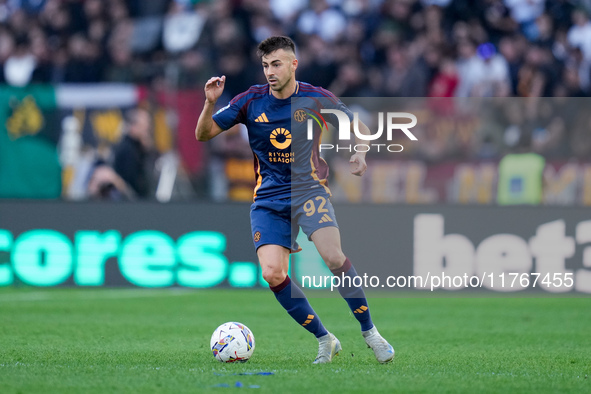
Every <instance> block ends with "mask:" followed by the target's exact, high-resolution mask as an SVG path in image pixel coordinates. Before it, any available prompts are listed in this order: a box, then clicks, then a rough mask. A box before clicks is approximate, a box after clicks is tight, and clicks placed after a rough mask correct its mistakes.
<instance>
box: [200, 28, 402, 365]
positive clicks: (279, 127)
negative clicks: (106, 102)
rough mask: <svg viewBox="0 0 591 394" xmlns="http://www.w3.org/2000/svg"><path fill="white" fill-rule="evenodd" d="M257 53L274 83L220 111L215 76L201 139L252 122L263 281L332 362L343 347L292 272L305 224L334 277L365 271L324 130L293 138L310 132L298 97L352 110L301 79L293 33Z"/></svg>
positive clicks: (359, 305)
mask: <svg viewBox="0 0 591 394" xmlns="http://www.w3.org/2000/svg"><path fill="white" fill-rule="evenodd" d="M258 55H259V57H260V59H261V62H262V66H263V72H264V74H265V77H266V79H267V81H268V84H265V85H255V86H252V87H251V88H250V89H248V90H247V91H246V92H244V93H241V94H239V95H237V96H236V97H234V99H232V100H231V101H230V103H229V104H228V105H227V106H226V107H224V108H222V109H220V110H219V111H218V112H217V113H215V114H213V109H214V106H215V104H216V102H217V100H218V98H219V97H220V95H221V94H222V92H223V90H224V83H225V81H226V77H225V76H222V77H213V78H210V79H209V80H208V81H207V83H206V84H205V104H204V106H203V111H202V112H201V115H200V116H199V121H198V122H197V127H196V129H195V134H196V137H197V139H198V140H199V141H208V140H210V139H211V138H213V137H215V136H216V135H218V134H220V133H221V132H222V131H224V130H227V129H229V128H230V127H232V126H234V125H235V124H238V123H243V124H245V125H246V127H247V129H248V136H249V142H250V146H251V148H252V151H253V154H254V164H255V173H256V188H255V191H254V203H253V204H252V207H251V211H250V220H251V227H252V237H253V241H254V245H255V249H256V253H257V256H258V258H259V262H260V265H261V268H262V272H263V278H264V279H265V281H267V283H269V286H270V289H271V290H272V291H273V293H274V294H275V297H276V298H277V300H278V301H279V303H280V304H281V305H282V306H283V307H284V308H285V310H286V311H287V313H288V314H289V315H290V316H291V317H292V318H293V319H294V320H295V321H296V322H297V323H298V324H300V325H302V326H303V327H304V328H305V329H306V330H308V331H309V332H311V333H312V334H314V335H315V336H316V338H317V339H318V343H319V346H318V356H317V357H316V359H315V360H314V363H315V364H321V363H328V362H331V361H332V358H333V356H334V355H335V354H338V352H339V351H340V350H341V344H340V342H339V340H338V339H337V338H336V337H335V336H334V335H333V334H332V333H330V332H328V331H327V330H326V328H324V326H323V325H322V322H321V321H320V318H319V317H318V315H317V314H316V312H314V309H312V306H311V305H310V303H309V302H308V300H307V299H306V297H305V295H304V293H303V292H302V290H301V289H300V288H299V287H298V286H297V285H296V284H295V283H294V282H292V281H291V279H290V278H289V276H288V267H289V255H290V253H293V252H297V251H298V250H299V247H298V245H297V243H296V242H295V237H296V235H297V233H298V231H299V228H300V227H301V228H302V231H304V233H305V234H306V235H307V236H308V238H309V239H310V240H312V242H313V243H314V245H315V246H316V248H317V249H318V252H319V253H320V256H321V257H322V259H323V260H324V262H325V263H326V265H327V266H328V268H330V270H331V271H332V273H333V274H334V275H338V276H340V277H342V278H344V277H348V278H350V279H351V280H352V279H353V278H355V277H356V276H358V275H357V272H356V271H355V268H354V267H353V265H352V263H351V261H350V260H349V259H348V258H347V257H346V256H345V255H344V254H343V251H342V250H341V236H340V232H339V228H338V226H337V221H336V217H335V214H334V209H333V207H332V204H331V203H330V200H329V197H330V191H329V190H328V188H327V187H326V179H325V178H326V176H327V174H328V169H327V166H326V162H324V160H322V159H321V158H320V157H319V155H318V153H319V152H318V150H319V146H318V145H319V138H318V135H319V133H321V131H322V130H317V138H314V139H313V140H311V141H306V139H305V138H304V137H302V138H292V134H293V137H297V136H298V135H304V136H305V135H306V134H300V133H305V132H306V131H305V127H304V125H305V124H306V122H304V121H303V119H305V116H304V114H305V113H306V112H305V111H304V112H301V111H302V110H301V109H300V110H297V109H295V108H292V105H291V104H292V103H291V98H298V99H299V98H304V100H309V102H313V103H323V104H322V105H323V106H324V107H325V108H326V107H327V106H328V107H330V109H338V110H340V111H342V112H344V113H346V114H347V116H348V117H349V120H350V121H351V120H352V119H353V114H352V113H351V111H350V110H349V109H348V108H347V107H346V106H345V105H344V104H343V103H342V102H341V101H340V100H339V99H337V98H336V97H335V96H334V95H333V94H332V93H330V92H329V91H327V90H325V89H323V88H320V87H315V86H312V85H310V84H307V83H304V82H299V81H297V80H296V77H295V71H296V69H297V67H298V60H297V59H296V55H295V45H294V43H293V41H292V40H291V39H290V38H289V37H283V36H275V37H270V38H268V39H266V40H264V41H263V42H261V43H260V44H259V46H258ZM292 118H293V119H294V122H293V123H292ZM298 122H299V123H298ZM292 125H296V126H297V129H296V128H294V127H293V126H292ZM359 126H360V131H361V132H362V133H364V134H369V130H368V129H367V127H366V126H365V125H363V124H362V123H361V122H360V123H359ZM351 127H353V124H352V123H351ZM290 130H291V132H290ZM351 130H353V129H351ZM350 162H351V166H352V170H351V172H352V173H353V174H355V175H359V176H361V175H363V173H364V172H365V170H366V168H367V165H366V163H365V154H364V153H355V154H354V155H353V156H352V157H351V159H350ZM292 165H293V168H292ZM342 282H343V284H342V286H339V289H338V290H339V292H340V294H341V295H342V297H343V298H344V299H345V301H346V302H347V304H348V305H349V307H350V308H351V311H352V312H353V315H354V316H355V317H356V318H357V320H358V321H359V323H360V324H361V330H362V334H363V337H364V338H365V342H366V343H367V345H368V346H369V347H370V348H371V349H372V350H373V351H374V354H375V356H376V359H377V360H378V361H379V362H381V363H386V362H388V361H391V360H392V359H393V358H394V349H393V348H392V346H391V345H390V344H389V343H388V342H387V341H386V340H385V339H384V338H383V337H382V336H381V335H380V334H379V332H378V330H377V329H376V327H375V326H374V324H373V322H372V320H371V316H370V311H369V306H368V303H367V300H366V298H365V294H364V291H363V289H362V288H361V287H355V286H353V285H351V284H348V282H347V281H346V280H344V281H342ZM351 283H353V282H352V281H351Z"/></svg>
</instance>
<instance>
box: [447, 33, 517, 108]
mask: <svg viewBox="0 0 591 394" xmlns="http://www.w3.org/2000/svg"><path fill="white" fill-rule="evenodd" d="M459 49H460V53H461V54H462V55H461V56H462V57H464V60H463V62H462V63H460V64H459V65H458V70H459V73H458V74H459V75H460V87H459V88H458V93H457V94H458V96H459V97H495V96H496V97H505V96H508V95H509V93H510V89H511V88H510V86H511V80H510V77H509V66H508V64H507V61H506V60H505V58H504V57H503V55H501V54H499V53H497V51H496V49H495V47H494V45H493V44H491V43H485V44H481V45H479V46H478V48H477V49H476V53H474V44H473V43H471V42H469V41H466V42H462V43H461V44H460V48H459Z"/></svg>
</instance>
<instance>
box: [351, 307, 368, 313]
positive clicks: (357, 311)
mask: <svg viewBox="0 0 591 394" xmlns="http://www.w3.org/2000/svg"><path fill="white" fill-rule="evenodd" d="M367 309H368V308H367V307H366V306H365V305H361V306H360V307H359V308H357V309H355V310H354V311H353V313H363V312H365V311H366V310H367Z"/></svg>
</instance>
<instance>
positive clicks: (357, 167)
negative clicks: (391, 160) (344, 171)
mask: <svg viewBox="0 0 591 394" xmlns="http://www.w3.org/2000/svg"><path fill="white" fill-rule="evenodd" d="M349 163H350V164H351V174H353V175H357V176H361V175H363V174H365V170H367V163H366V162H365V155H363V154H360V153H355V154H354V155H353V156H351V158H350V159H349Z"/></svg>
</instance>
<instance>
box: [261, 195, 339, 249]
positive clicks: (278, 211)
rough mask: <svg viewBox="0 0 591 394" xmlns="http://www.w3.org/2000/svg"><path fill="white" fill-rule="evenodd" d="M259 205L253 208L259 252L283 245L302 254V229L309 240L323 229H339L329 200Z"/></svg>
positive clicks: (318, 197)
mask: <svg viewBox="0 0 591 394" xmlns="http://www.w3.org/2000/svg"><path fill="white" fill-rule="evenodd" d="M293 202H294V204H293V206H292V199H291V198H283V199H279V200H259V201H255V202H254V203H253V204H252V206H251V208H250V226H251V229H252V240H253V242H254V247H255V250H256V249H258V248H259V247H261V246H263V245H268V244H272V245H280V246H283V247H285V248H287V249H289V250H291V252H292V253H294V252H298V251H300V250H301V249H300V247H299V245H298V243H297V242H296V239H297V236H298V232H299V229H300V228H301V229H302V231H303V232H304V234H306V235H307V236H308V239H310V237H311V236H312V234H313V233H314V231H316V230H318V229H320V228H323V227H331V226H333V227H338V224H337V219H336V217H335V213H334V208H333V206H332V204H331V202H330V200H329V199H328V196H323V195H316V196H306V197H305V198H301V197H300V198H297V199H294V201H293Z"/></svg>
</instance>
